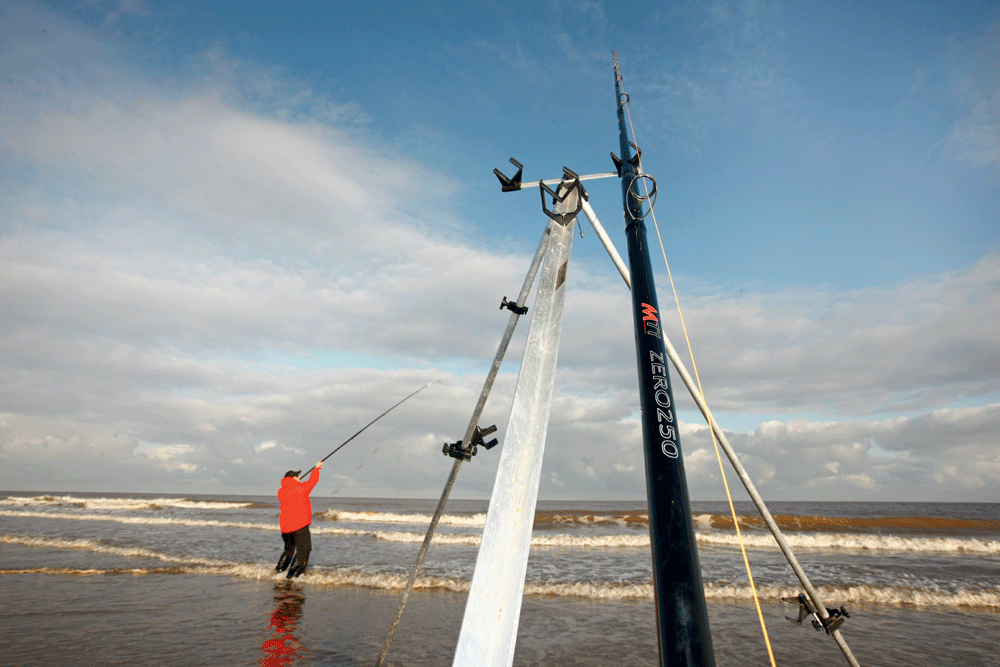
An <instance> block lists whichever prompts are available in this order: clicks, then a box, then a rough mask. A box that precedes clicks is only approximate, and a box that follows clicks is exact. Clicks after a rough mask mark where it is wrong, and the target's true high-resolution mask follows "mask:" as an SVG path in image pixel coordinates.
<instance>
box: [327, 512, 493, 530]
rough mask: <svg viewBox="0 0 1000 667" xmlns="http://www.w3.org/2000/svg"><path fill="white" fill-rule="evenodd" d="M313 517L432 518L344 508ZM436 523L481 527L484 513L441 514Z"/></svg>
mask: <svg viewBox="0 0 1000 667" xmlns="http://www.w3.org/2000/svg"><path fill="white" fill-rule="evenodd" d="M314 518H317V519H324V520H326V521H342V522H345V523H348V522H353V523H412V524H417V525H430V522H431V519H432V518H433V517H432V516H431V515H429V514H394V513H391V512H367V511H366V512H348V511H345V510H326V511H324V512H317V513H316V514H315V515H314ZM438 523H440V524H441V525H444V526H463V527H469V528H482V527H483V526H485V525H486V514H484V513H480V514H472V515H468V516H466V515H452V514H443V515H442V516H441V518H440V519H439V520H438Z"/></svg>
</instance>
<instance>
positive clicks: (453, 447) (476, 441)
mask: <svg viewBox="0 0 1000 667" xmlns="http://www.w3.org/2000/svg"><path fill="white" fill-rule="evenodd" d="M496 430H497V427H496V425H493V426H487V427H486V428H484V429H480V428H479V427H478V426H477V427H476V430H475V431H474V432H473V433H472V442H471V444H470V446H469V447H468V448H467V449H466V448H464V447H462V441H461V440H459V441H458V442H452V443H448V442H446V443H444V447H442V448H441V451H442V453H443V454H444V455H445V456H450V457H451V458H453V459H461V460H463V461H471V460H472V457H473V456H475V455H476V452H477V450H478V449H479V447H480V445H481V446H482V447H483V449H493V448H494V447H496V446H497V444H499V442H500V441H499V440H497V439H496V438H493V439H492V440H490V441H489V442H483V437H484V436H487V435H490V434H491V433H494V432H495V431H496Z"/></svg>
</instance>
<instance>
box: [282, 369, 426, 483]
mask: <svg viewBox="0 0 1000 667" xmlns="http://www.w3.org/2000/svg"><path fill="white" fill-rule="evenodd" d="M435 382H439V380H434V381H433V382H428V383H427V384H425V385H424V386H423V387H421V388H420V389H417V390H416V391H415V392H413V393H412V394H410V395H409V396H407V397H406V398H404V399H403V400H401V401H400V402H399V403H396V405H394V406H392V407H391V408H389V409H388V410H386V411H385V412H383V413H382V414H380V415H379V416H378V417H376V418H375V419H373V420H371V421H370V422H368V423H367V424H365V426H364V428H362V429H361V430H360V431H358V432H357V433H355V434H354V435H352V436H351V437H350V438H348V439H347V440H345V441H344V442H342V443H340V445H339V446H338V447H337V449H335V450H333V451H332V452H330V453H329V454H327V455H326V456H324V457H323V458H322V459H320V463H322V462H323V461H326V460H327V459H328V458H330V457H331V456H333V455H334V454H336V453H337V452H338V451H340V448H341V447H343V446H344V445H346V444H347V443H349V442H350V441H351V440H354V439H355V438H356V437H358V436H359V435H361V433H362V432H363V431H364V430H365V429H366V428H368V427H369V426H371V425H372V424H374V423H375V422H377V421H378V420H379V419H382V417H385V416H386V415H387V414H389V413H390V412H392V411H393V410H395V409H396V408H398V407H399V406H400V405H402V404H403V403H405V402H406V401H408V400H410V399H411V398H413V397H414V396H416V395H417V394H419V393H420V392H422V391H423V390H424V389H427V387H429V386H431V385H432V384H434V383H435ZM315 469H316V466H313V467H312V468H309V470H307V471H306V473H305V474H304V475H300V476H299V479H303V478H305V477H307V476H308V475H309V473H311V472H312V471H313V470H315Z"/></svg>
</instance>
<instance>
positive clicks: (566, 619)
mask: <svg viewBox="0 0 1000 667" xmlns="http://www.w3.org/2000/svg"><path fill="white" fill-rule="evenodd" d="M436 505H437V501H436V500H399V499H376V498H363V499H362V498H357V499H352V498H339V497H329V498H324V497H314V498H313V499H312V508H313V523H312V528H311V531H312V542H313V551H312V557H311V559H310V567H309V570H308V572H307V573H306V574H305V575H304V576H302V577H300V578H298V579H295V580H293V581H291V582H290V581H288V580H287V579H286V578H285V577H284V576H283V575H279V574H276V573H275V572H274V564H275V562H276V561H277V559H278V556H279V554H280V552H281V549H282V542H281V538H280V534H279V531H278V504H277V499H276V497H274V496H228V495H215V496H213V495H186V496H182V495H173V494H155V493H153V494H135V493H133V494H115V493H64V492H59V493H53V492H18V493H12V492H0V600H2V603H3V604H2V605H0V665H51V666H61V665H84V664H85V665H185V666H190V667H199V666H209V665H211V666H212V667H216V666H219V665H344V666H347V665H351V666H354V665H365V666H374V665H375V664H376V660H377V658H378V656H379V653H380V652H381V650H382V648H383V646H384V643H385V638H386V635H387V633H388V631H389V629H390V627H391V625H392V620H393V618H394V616H395V615H396V611H397V609H398V608H399V604H400V600H401V596H402V590H403V587H404V585H405V583H406V580H407V577H408V574H409V572H410V570H411V568H412V567H413V564H414V562H415V559H416V556H417V553H418V551H419V548H420V545H421V543H422V542H423V539H424V536H425V534H426V531H427V527H428V525H429V523H430V520H431V516H432V515H433V513H434V510H435V507H436ZM486 510H487V502H486V501H469V500H452V501H450V502H449V503H448V505H447V508H446V511H445V514H444V517H443V518H442V520H441V523H440V525H439V527H438V530H437V533H436V536H435V538H434V540H433V542H432V544H431V547H430V550H429V552H428V554H427V558H426V561H425V562H424V565H423V568H422V570H421V572H420V576H419V578H418V580H417V584H416V587H415V589H414V592H413V593H412V595H411V596H410V598H409V601H408V602H407V605H406V608H405V609H404V613H403V616H402V620H401V622H400V624H399V627H398V629H397V631H396V632H395V635H394V638H393V641H392V644H391V646H390V648H389V651H388V653H387V659H386V663H385V664H387V665H400V666H402V665H412V666H417V665H448V664H450V663H451V660H452V656H453V654H454V647H455V642H456V639H457V637H458V633H459V629H460V627H461V622H462V614H463V611H464V608H465V600H466V596H467V594H468V589H469V585H470V581H471V578H472V572H473V568H474V566H475V560H476V552H477V548H478V545H479V540H480V535H481V532H482V529H483V525H484V522H485V518H486ZM736 510H737V516H738V517H739V523H740V528H741V535H742V542H743V544H744V548H745V553H746V560H744V555H743V553H744V551H743V549H741V546H740V539H738V538H737V534H736V531H735V530H734V526H733V520H732V518H731V514H730V511H729V505H728V503H724V502H694V503H693V504H692V512H693V517H694V523H695V528H696V532H697V541H698V552H699V560H700V565H701V570H702V577H703V582H704V587H705V595H706V599H707V603H708V612H709V621H710V626H711V636H712V643H713V650H714V655H715V662H716V664H717V665H719V666H734V667H735V666H740V667H745V666H747V665H770V664H776V665H788V666H792V665H794V666H796V667H799V666H801V665H823V666H833V665H838V664H839V665H846V664H848V663H847V661H846V659H845V658H844V656H843V654H842V653H841V650H840V649H839V648H838V646H837V645H836V643H835V642H834V641H833V638H832V637H830V636H828V635H827V634H826V632H825V631H823V630H822V629H816V628H814V627H813V624H812V623H811V619H810V618H806V619H804V620H802V622H801V623H800V622H798V621H799V613H798V611H799V607H798V605H797V603H795V602H788V601H786V598H793V599H794V598H795V597H796V596H797V595H798V594H799V593H800V592H802V588H801V586H800V585H799V583H798V582H797V580H796V578H795V576H794V574H793V572H792V570H791V568H790V566H789V565H788V564H787V563H786V561H785V559H784V556H783V555H782V553H781V552H780V551H779V549H778V548H777V545H776V543H775V541H774V539H773V538H772V537H771V535H770V533H769V532H767V530H766V529H765V528H764V526H763V524H762V522H761V520H760V518H759V516H758V515H757V513H756V510H755V509H754V508H753V506H752V505H750V504H749V503H746V504H743V503H737V506H736ZM770 510H771V512H772V513H773V514H774V515H775V517H776V519H777V521H778V523H779V525H780V527H781V529H782V531H783V533H784V534H785V536H786V538H787V540H788V542H789V543H790V544H791V546H792V549H793V550H794V551H795V553H796V556H797V558H798V560H799V561H800V563H801V564H802V566H803V568H804V570H805V571H806V573H807V574H808V576H809V577H810V579H811V581H812V583H813V584H814V585H815V586H816V587H817V588H818V590H819V591H820V593H821V595H822V596H823V599H824V604H825V605H826V606H827V607H831V608H837V609H839V608H840V607H843V608H844V610H845V611H846V612H847V613H848V614H849V617H847V619H846V621H845V623H844V625H843V626H842V627H841V633H842V635H843V637H844V638H845V640H846V642H847V644H848V645H849V646H850V648H851V650H852V651H853V653H854V655H855V656H856V657H857V659H858V661H859V662H860V664H862V665H900V666H902V665H905V666H906V667H931V666H934V667H940V666H942V665H944V666H947V665H954V666H961V667H974V666H980V665H982V666H990V665H997V666H1000V504H996V503H870V502H823V503H816V502H794V503H781V502H779V503H773V504H771V505H770ZM747 562H748V563H749V566H750V571H751V574H752V581H753V584H752V585H751V583H750V578H749V577H748V575H747V567H746V563H747ZM754 591H756V596H757V601H755V596H754ZM758 609H759V611H758ZM656 616H657V614H656V608H655V602H654V599H653V589H652V570H651V560H650V546H649V525H648V518H647V513H646V510H645V504H644V503H643V502H595V501H578V502H568V501H559V502H546V501H541V502H539V503H538V508H537V512H536V515H535V524H534V531H533V536H532V548H531V554H530V558H529V562H528V572H527V581H526V583H525V589H524V602H523V606H522V611H521V619H520V626H519V631H518V640H517V649H516V653H515V655H514V665H553V666H558V667H572V666H574V665H579V666H581V667H598V666H606V665H620V664H629V665H632V664H644V665H656V664H658V663H659V654H658V648H657V633H656V622H657V621H656Z"/></svg>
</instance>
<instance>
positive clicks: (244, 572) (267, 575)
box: [0, 535, 1000, 614]
mask: <svg viewBox="0 0 1000 667" xmlns="http://www.w3.org/2000/svg"><path fill="white" fill-rule="evenodd" d="M0 542H4V543H8V544H22V545H26V546H33V547H41V548H60V549H84V550H89V551H93V552H95V553H104V554H112V555H117V556H125V557H144V558H153V559H157V560H161V561H164V562H166V563H174V564H176V565H172V566H169V567H135V568H129V567H123V568H108V569H93V568H58V567H38V568H10V569H0V576H3V575H11V574H41V575H72V576H115V575H118V576H121V575H132V576H147V575H176V574H207V575H216V576H230V577H236V578H241V579H253V580H258V581H259V580H275V581H278V580H282V579H283V578H284V575H281V574H276V573H275V572H274V568H273V566H271V565H270V564H261V563H237V562H233V561H224V560H219V559H213V558H189V557H185V556H176V555H170V554H165V553H161V552H157V551H154V550H151V549H142V548H129V547H116V546H112V545H107V544H102V543H100V542H98V541H94V540H86V539H76V540H68V539H57V538H40V537H26V536H19V535H0ZM406 579H407V578H406V576H404V575H400V574H390V573H379V572H359V571H354V570H350V569H337V568H330V569H328V568H313V569H311V570H310V571H308V572H307V573H306V574H305V575H303V576H302V577H300V578H299V579H297V580H296V581H297V582H301V583H304V584H312V585H321V586H323V585H325V586H358V587H364V588H373V589H380V590H390V591H395V590H402V589H403V588H404V587H405V585H406ZM470 583H471V582H470V581H469V580H468V579H462V578H451V577H429V576H424V577H418V578H417V580H416V583H415V585H414V588H415V589H416V590H424V591H451V592H458V593H465V592H468V590H469V587H470ZM817 590H818V591H819V593H820V595H821V596H822V597H823V598H824V600H825V601H826V603H827V604H830V605H834V606H839V605H843V604H855V605H858V604H860V605H885V606H908V607H960V608H967V609H970V610H986V611H991V612H1000V587H994V588H987V589H981V590H974V589H959V590H955V591H949V590H944V589H940V588H918V587H911V586H819V587H818V588H817ZM757 592H758V594H759V596H760V597H761V599H762V600H764V601H766V602H771V603H777V602H779V601H781V599H782V598H788V597H795V596H796V595H798V593H799V592H800V591H799V589H798V588H796V587H786V586H773V585H768V586H758V588H757ZM524 593H525V595H529V596H555V597H570V598H584V599H592V600H652V598H653V586H652V583H651V582H650V583H640V584H626V583H613V582H573V583H571V582H558V581H527V582H525V586H524ZM705 597H706V598H707V599H709V600H736V601H745V600H751V599H752V598H753V591H752V590H751V588H750V586H749V585H746V584H730V583H725V582H719V583H708V584H707V585H706V586H705ZM789 609H790V610H791V607H789ZM789 614H792V612H791V611H789Z"/></svg>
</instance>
